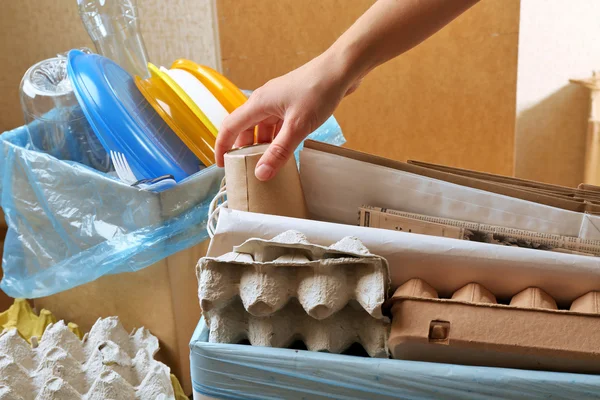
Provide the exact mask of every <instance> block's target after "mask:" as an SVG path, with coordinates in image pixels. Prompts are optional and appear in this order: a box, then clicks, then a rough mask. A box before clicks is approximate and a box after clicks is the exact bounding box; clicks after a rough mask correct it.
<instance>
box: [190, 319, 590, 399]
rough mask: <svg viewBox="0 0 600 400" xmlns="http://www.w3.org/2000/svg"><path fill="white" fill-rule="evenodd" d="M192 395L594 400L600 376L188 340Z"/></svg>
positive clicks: (197, 337) (202, 327) (200, 336)
mask: <svg viewBox="0 0 600 400" xmlns="http://www.w3.org/2000/svg"><path fill="white" fill-rule="evenodd" d="M190 361H191V373H192V386H193V388H194V395H204V396H207V397H210V398H215V399H287V400H294V399H297V400H301V399H311V400H319V399H344V400H350V399H353V400H354V399H365V400H366V399H368V400H371V399H377V400H385V399H447V400H452V399H455V400H469V399H470V400H489V399H549V398H552V399H596V398H598V393H600V376H596V375H583V374H569V373H560V372H546V371H529V370H518V369H507V368H490V367H471V366H464V365H452V364H438V363H429V362H419V361H405V360H390V359H381V358H365V357H356V356H349V355H342V354H328V353H320V352H311V351H306V350H294V349H276V348H270V347H260V346H250V345H240V344H223V343H209V341H208V328H207V326H206V323H205V322H204V320H203V319H201V320H200V323H199V324H198V326H197V328H196V331H195V332H194V334H193V336H192V340H191V342H190Z"/></svg>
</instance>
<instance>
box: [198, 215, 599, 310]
mask: <svg viewBox="0 0 600 400" xmlns="http://www.w3.org/2000/svg"><path fill="white" fill-rule="evenodd" d="M354 221H356V212H355V213H354ZM289 229H295V230H298V231H300V232H302V233H304V234H305V235H306V236H307V237H308V240H309V241H310V242H312V243H316V244H321V245H329V244H331V243H334V242H336V241H337V240H339V239H341V238H343V237H345V236H355V237H357V238H358V239H360V240H361V241H362V242H363V243H364V244H365V246H367V248H368V249H369V250H370V251H371V252H372V253H374V254H377V255H380V256H382V257H385V258H386V259H387V260H388V263H389V266H390V277H391V280H392V287H393V288H395V287H397V286H399V285H401V284H402V283H404V282H405V281H407V280H409V279H411V278H414V277H419V278H421V279H424V280H425V281H426V282H428V283H429V284H430V285H432V286H433V287H435V288H436V289H438V291H439V293H440V295H441V296H450V295H451V294H452V293H453V292H454V291H455V290H457V289H459V288H460V287H462V286H464V285H466V284H467V283H470V282H478V283H480V284H482V285H483V286H485V287H486V288H487V289H489V290H490V291H491V292H492V293H494V294H496V296H497V297H498V298H499V300H501V299H503V298H505V299H508V298H510V297H511V296H513V295H514V294H516V293H518V292H520V291H521V290H523V289H525V288H527V287H530V286H537V287H540V288H542V289H543V290H544V291H546V292H547V293H548V294H549V295H550V296H552V297H553V298H554V299H555V300H556V301H557V302H559V303H564V304H570V302H571V301H573V300H574V299H575V298H577V297H579V296H581V295H583V294H585V293H587V292H589V291H592V290H598V289H600V259H599V258H597V257H584V256H578V255H572V254H561V253H554V252H548V251H541V250H532V249H523V248H516V247H504V246H497V245H493V244H487V243H477V242H469V241H463V240H457V239H449V238H441V237H435V236H425V235H417V234H412V233H405V232H395V231H390V230H383V229H374V228H364V227H359V226H350V225H341V224H333V223H327V222H318V221H311V220H302V219H295V218H286V217H279V216H273V215H263V214H253V213H245V212H240V211H235V210H228V209H224V210H222V211H221V215H220V217H219V222H218V225H217V233H216V235H215V237H214V239H213V241H212V242H211V245H210V248H209V252H208V255H209V256H212V257H216V256H219V255H222V254H224V253H226V252H229V251H231V250H232V248H233V246H235V245H239V244H240V243H242V242H243V241H245V240H246V239H249V238H251V237H258V238H264V239H271V238H272V237H274V236H276V235H277V234H279V233H282V232H284V231H286V230H289Z"/></svg>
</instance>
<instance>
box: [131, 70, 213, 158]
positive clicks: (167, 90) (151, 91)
mask: <svg viewBox="0 0 600 400" xmlns="http://www.w3.org/2000/svg"><path fill="white" fill-rule="evenodd" d="M148 70H149V71H150V78H148V79H142V78H140V77H139V76H136V77H135V83H136V86H137V87H138V89H139V90H140V92H141V93H142V95H143V96H144V97H145V98H146V100H148V102H149V103H150V105H152V107H153V108H154V109H155V110H156V112H157V113H158V114H159V115H160V116H161V118H162V119H163V120H164V121H165V122H166V123H167V125H169V127H170V128H171V129H172V130H173V131H174V132H175V134H176V135H177V136H178V137H179V138H180V139H181V141H182V142H183V143H185V145H186V146H187V147H188V148H189V149H190V150H191V151H192V152H193V153H194V154H195V155H196V157H198V158H199V159H200V161H202V163H203V164H204V165H205V166H207V167H208V166H210V165H212V164H214V163H215V150H214V147H215V137H214V135H213V133H212V132H211V131H210V130H209V128H208V127H207V126H206V125H205V124H204V123H203V122H202V120H201V119H200V118H198V117H197V115H196V113H194V112H193V110H192V109H191V107H189V106H188V104H187V103H186V102H185V101H184V99H182V97H181V96H180V95H179V94H178V93H177V92H176V91H175V90H173V88H172V87H171V85H169V84H168V82H167V80H165V79H164V76H161V74H162V75H165V74H164V73H162V72H161V71H160V70H159V69H158V68H157V67H156V66H155V65H153V64H148ZM167 78H168V79H170V78H169V77H168V76H167ZM179 90H181V88H179ZM200 112H201V111H200Z"/></svg>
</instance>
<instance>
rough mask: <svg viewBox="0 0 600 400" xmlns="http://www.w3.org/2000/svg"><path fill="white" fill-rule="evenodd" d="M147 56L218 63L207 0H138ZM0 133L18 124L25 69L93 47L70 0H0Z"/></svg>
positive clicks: (161, 61) (154, 59)
mask: <svg viewBox="0 0 600 400" xmlns="http://www.w3.org/2000/svg"><path fill="white" fill-rule="evenodd" d="M137 3H138V7H139V13H140V19H141V29H142V34H143V35H144V40H145V42H146V47H147V49H148V57H149V59H150V61H151V62H153V63H155V64H162V65H165V66H169V65H170V64H171V63H172V62H173V61H175V60H176V59H177V58H189V59H191V60H194V61H196V62H199V63H203V64H207V65H210V66H213V67H219V56H218V50H219V46H218V39H217V37H216V33H217V30H216V26H215V21H216V17H215V16H214V15H215V13H216V11H215V9H214V1H213V0H169V1H168V2H164V1H162V0H138V2H137ZM0 8H1V10H2V11H0V37H1V38H2V40H0V60H1V61H2V62H0V94H1V95H0V132H3V131H5V130H8V129H12V128H16V127H17V126H19V125H22V123H23V116H22V114H21V106H20V104H19V83H20V82H21V78H22V77H23V74H24V73H25V71H27V68H29V67H30V66H31V65H33V64H35V63H36V62H38V61H41V60H44V59H46V58H50V57H54V56H55V55H56V53H60V52H64V51H67V50H69V49H72V48H74V47H81V46H88V47H90V48H92V49H93V47H92V46H93V45H92V42H91V40H90V39H89V37H88V34H87V32H86V31H85V29H84V27H83V24H82V22H81V19H80V18H79V14H78V11H77V1H76V0H19V1H12V0H0Z"/></svg>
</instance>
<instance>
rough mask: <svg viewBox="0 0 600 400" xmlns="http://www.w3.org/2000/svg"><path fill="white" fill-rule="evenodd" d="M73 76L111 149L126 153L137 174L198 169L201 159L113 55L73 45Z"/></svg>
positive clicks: (70, 61)
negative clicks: (90, 51)
mask: <svg viewBox="0 0 600 400" xmlns="http://www.w3.org/2000/svg"><path fill="white" fill-rule="evenodd" d="M67 71H68V74H69V78H70V80H71V82H72V85H73V89H74V92H75V95H76V97H77V101H78V102H79V104H80V105H81V108H82V109H83V112H84V114H85V116H86V117H87V119H88V121H89V123H90V125H91V126H92V128H93V129H94V132H95V133H96V135H97V136H98V139H99V140H100V142H101V143H102V146H104V148H105V149H106V151H111V150H112V151H117V152H120V153H123V154H124V155H125V157H126V158H127V161H128V162H129V165H130V166H131V168H132V170H133V172H134V173H135V175H136V177H137V178H138V179H147V178H156V177H158V176H162V175H167V174H170V175H173V176H174V177H175V180H176V181H180V180H182V179H184V178H186V177H187V176H190V175H192V174H194V173H195V172H197V171H198V170H199V168H200V161H199V160H198V158H197V157H196V156H195V155H194V154H193V153H192V152H191V151H190V150H189V149H188V148H187V147H186V145H185V144H184V143H183V142H182V141H181V140H180V139H179V138H178V137H177V135H176V134H175V133H174V132H173V131H172V130H171V128H169V126H168V125H167V124H166V123H165V122H164V121H163V120H162V119H161V117H160V116H159V115H158V114H157V113H156V111H154V109H153V108H152V106H151V105H150V104H149V103H148V102H147V101H146V99H145V98H144V96H143V95H142V94H141V93H140V91H139V90H138V88H137V87H136V85H135V81H134V80H133V77H132V76H131V75H129V73H128V72H127V71H125V70H124V69H123V68H121V67H120V66H119V65H117V64H116V63H115V62H113V61H111V60H109V59H108V58H105V57H102V56H99V55H97V54H86V53H83V52H81V51H79V50H71V51H70V52H69V57H68V68H67Z"/></svg>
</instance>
